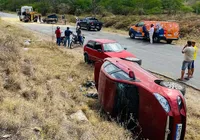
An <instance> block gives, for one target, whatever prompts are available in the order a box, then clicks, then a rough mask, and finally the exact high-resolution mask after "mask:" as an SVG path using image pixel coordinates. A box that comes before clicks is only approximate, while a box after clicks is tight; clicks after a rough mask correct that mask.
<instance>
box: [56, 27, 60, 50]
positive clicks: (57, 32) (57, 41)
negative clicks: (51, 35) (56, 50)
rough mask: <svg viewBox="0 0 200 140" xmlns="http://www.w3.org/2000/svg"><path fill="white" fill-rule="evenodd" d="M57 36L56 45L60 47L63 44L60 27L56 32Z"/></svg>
mask: <svg viewBox="0 0 200 140" xmlns="http://www.w3.org/2000/svg"><path fill="white" fill-rule="evenodd" d="M55 34H56V39H57V40H56V43H57V44H58V45H59V46H60V42H61V31H60V27H57V30H56V31H55Z"/></svg>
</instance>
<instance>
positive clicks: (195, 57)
mask: <svg viewBox="0 0 200 140" xmlns="http://www.w3.org/2000/svg"><path fill="white" fill-rule="evenodd" d="M195 44H196V42H195V41H192V46H193V47H194V58H193V61H192V64H191V68H192V69H191V77H193V74H194V61H195V60H196V59H197V51H198V48H197V46H196V45H195Z"/></svg>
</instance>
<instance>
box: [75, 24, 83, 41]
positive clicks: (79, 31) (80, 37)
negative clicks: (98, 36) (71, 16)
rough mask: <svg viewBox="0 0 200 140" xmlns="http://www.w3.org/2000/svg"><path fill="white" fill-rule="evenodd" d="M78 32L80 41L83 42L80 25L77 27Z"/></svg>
mask: <svg viewBox="0 0 200 140" xmlns="http://www.w3.org/2000/svg"><path fill="white" fill-rule="evenodd" d="M76 33H77V37H78V41H80V42H82V36H81V29H80V26H78V27H77V29H76Z"/></svg>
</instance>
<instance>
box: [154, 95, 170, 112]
mask: <svg viewBox="0 0 200 140" xmlns="http://www.w3.org/2000/svg"><path fill="white" fill-rule="evenodd" d="M154 96H155V97H156V99H157V100H158V101H159V103H160V104H161V106H162V107H163V109H164V110H165V111H166V112H167V113H169V111H170V106H169V103H168V101H167V100H166V99H165V98H164V97H163V96H162V95H160V94H158V93H154Z"/></svg>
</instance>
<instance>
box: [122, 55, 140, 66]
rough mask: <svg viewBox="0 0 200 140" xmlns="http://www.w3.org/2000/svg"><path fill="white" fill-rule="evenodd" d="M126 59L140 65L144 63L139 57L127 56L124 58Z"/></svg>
mask: <svg viewBox="0 0 200 140" xmlns="http://www.w3.org/2000/svg"><path fill="white" fill-rule="evenodd" d="M124 59H125V60H127V61H132V62H135V63H138V64H139V65H142V60H141V59H139V58H135V57H126V58H124Z"/></svg>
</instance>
